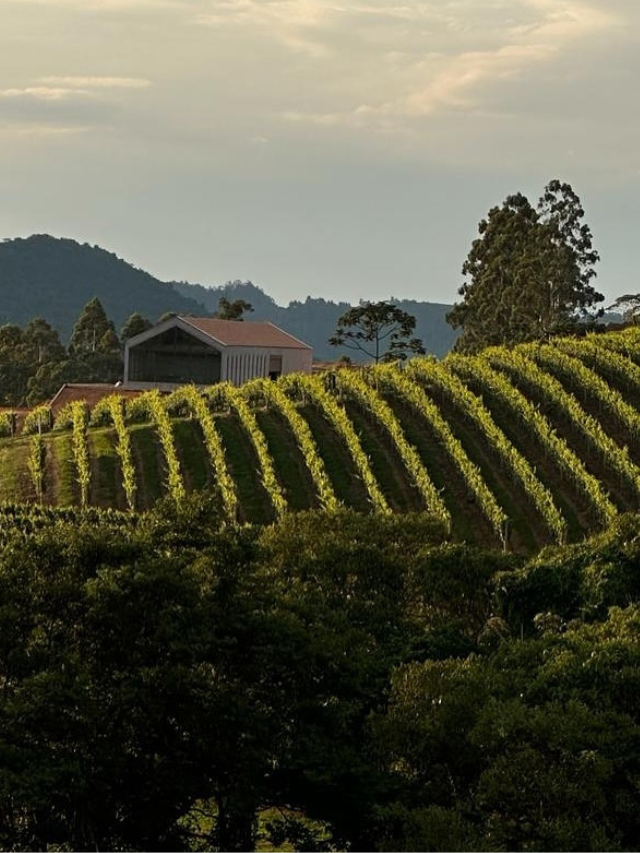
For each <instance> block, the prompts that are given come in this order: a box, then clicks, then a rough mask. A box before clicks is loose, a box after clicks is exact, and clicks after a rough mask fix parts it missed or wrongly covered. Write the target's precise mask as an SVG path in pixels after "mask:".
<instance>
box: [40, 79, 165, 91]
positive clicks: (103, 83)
mask: <svg viewBox="0 0 640 853" xmlns="http://www.w3.org/2000/svg"><path fill="white" fill-rule="evenodd" d="M40 82H41V83H44V84H45V85H46V86H63V87H71V88H73V89H146V88H148V87H149V86H150V85H151V81H150V80H147V79H145V78H144V77H81V76H72V77H41V78H40Z"/></svg>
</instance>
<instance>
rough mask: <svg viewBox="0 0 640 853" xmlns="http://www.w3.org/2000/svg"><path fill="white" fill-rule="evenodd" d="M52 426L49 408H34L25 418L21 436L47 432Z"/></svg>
mask: <svg viewBox="0 0 640 853" xmlns="http://www.w3.org/2000/svg"><path fill="white" fill-rule="evenodd" d="M52 426H53V414H52V412H51V407H50V406H36V408H35V409H32V410H31V411H30V412H29V414H28V415H27V416H26V417H25V419H24V423H23V425H22V434H23V435H33V433H35V432H37V433H43V432H49V430H50V429H51V427H52Z"/></svg>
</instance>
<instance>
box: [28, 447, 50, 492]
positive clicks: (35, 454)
mask: <svg viewBox="0 0 640 853" xmlns="http://www.w3.org/2000/svg"><path fill="white" fill-rule="evenodd" d="M46 454H47V448H46V444H45V442H44V439H43V437H42V435H41V434H40V433H34V435H33V436H32V437H31V441H30V442H29V459H28V465H29V473H30V474H31V480H32V482H33V488H34V490H35V493H36V499H37V500H38V501H42V498H43V496H44V490H45V479H44V477H45V459H46Z"/></svg>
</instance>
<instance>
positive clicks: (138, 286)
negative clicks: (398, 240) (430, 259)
mask: <svg viewBox="0 0 640 853" xmlns="http://www.w3.org/2000/svg"><path fill="white" fill-rule="evenodd" d="M221 296H227V297H228V298H230V299H231V300H234V299H244V300H246V301H247V302H250V303H251V305H253V307H254V313H253V314H252V315H251V316H252V319H254V320H268V321H270V322H272V323H275V324H276V325H278V326H282V328H284V329H286V330H287V331H288V332H290V333H291V334H292V335H295V336H296V337H299V338H301V339H302V340H304V341H306V342H308V343H309V344H311V346H312V347H313V349H314V357H315V358H316V359H320V360H332V359H336V358H337V357H339V356H340V355H341V354H347V355H352V356H353V355H354V353H353V351H352V350H346V349H345V350H339V351H336V350H335V349H334V348H333V347H330V346H329V344H328V343H327V340H328V338H329V337H330V336H331V335H332V334H333V332H334V330H335V326H336V320H337V318H338V317H339V316H340V314H342V313H344V311H345V310H346V309H347V308H348V307H349V306H348V305H347V303H334V302H329V301H326V300H324V299H321V298H313V297H307V298H306V300H305V301H304V302H300V301H293V302H290V303H289V305H288V306H286V307H283V306H281V305H278V304H277V303H276V302H275V300H274V299H272V298H271V297H270V296H268V295H267V294H266V293H264V291H263V290H261V289H260V288H259V287H257V286H256V285H254V284H252V283H251V282H240V281H236V282H228V283H227V284H226V285H223V286H220V287H203V286H202V285H200V284H189V283H188V282H184V281H183V282H162V281H159V280H158V279H157V278H154V277H153V276H152V275H149V273H147V272H144V270H140V269H137V268H136V267H134V266H132V265H131V264H129V263H127V262H126V261H124V260H122V259H121V258H118V257H117V256H116V255H115V254H113V253H112V252H107V251H105V250H104V249H101V248H100V247H99V246H90V245H89V244H88V243H84V244H80V243H77V242H76V241H75V240H68V239H59V238H56V237H50V236H48V235H46V234H34V235H33V236H31V237H27V238H25V239H22V238H18V239H13V240H4V241H3V242H1V243H0V306H1V307H0V325H2V324H5V323H17V324H18V325H20V326H25V325H26V324H27V323H28V321H29V320H31V319H32V318H33V317H44V319H45V320H47V321H48V322H49V323H50V324H51V325H52V326H53V327H54V328H55V329H57V330H58V332H59V333H60V336H61V338H62V339H63V340H64V341H66V340H68V338H69V336H70V334H71V330H72V329H73V325H74V323H75V321H76V320H77V318H78V316H79V314H80V312H81V311H82V308H83V307H84V306H85V305H86V303H87V302H89V300H90V299H93V298H94V297H98V299H99V300H100V302H101V303H102V305H103V307H104V308H105V310H106V312H107V315H108V316H109V318H110V319H111V320H113V322H114V323H115V326H116V329H120V328H121V327H122V325H123V323H124V321H125V320H126V319H127V317H129V316H130V315H131V314H133V313H134V312H138V313H140V314H142V315H143V316H144V317H147V318H148V319H149V320H151V321H153V322H155V321H156V320H157V319H158V317H160V316H161V315H162V314H164V313H166V312H168V311H174V312H176V313H179V314H194V315H203V314H213V313H214V312H215V311H216V310H217V309H218V303H219V301H220V297H221ZM398 305H399V306H400V307H401V308H402V309H403V310H405V311H408V312H409V313H411V314H412V315H413V316H415V317H416V320H417V335H418V337H421V338H422V339H423V341H424V343H425V347H426V349H427V351H428V352H430V353H433V354H434V355H438V356H441V355H444V354H445V353H446V352H448V350H449V349H450V348H451V346H452V345H453V342H454V340H455V338H456V333H455V332H454V331H453V330H452V329H451V327H450V326H448V325H447V322H446V320H445V314H446V313H447V311H448V310H449V308H450V306H449V305H435V304H431V303H427V302H414V301H399V302H398ZM355 355H356V356H357V354H355Z"/></svg>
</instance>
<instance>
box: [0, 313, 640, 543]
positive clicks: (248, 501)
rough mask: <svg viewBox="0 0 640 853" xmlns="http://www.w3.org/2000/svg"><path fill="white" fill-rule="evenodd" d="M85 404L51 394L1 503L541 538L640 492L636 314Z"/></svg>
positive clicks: (561, 535)
mask: <svg viewBox="0 0 640 853" xmlns="http://www.w3.org/2000/svg"><path fill="white" fill-rule="evenodd" d="M83 407H84V404H83V403H82V402H79V401H76V402H75V403H72V404H69V405H68V406H66V407H64V408H63V409H61V410H60V411H59V412H58V413H57V414H56V420H55V425H54V429H53V431H52V432H50V433H48V434H47V435H44V436H40V435H39V434H38V423H37V420H39V422H40V427H42V428H46V427H47V426H48V425H49V424H50V415H49V413H48V412H47V410H46V409H45V407H42V408H41V409H40V410H39V412H38V410H35V411H34V412H32V413H31V414H30V415H29V416H28V418H27V420H26V421H25V425H24V429H23V432H24V433H25V434H23V435H21V436H18V437H15V438H6V439H3V440H1V441H0V464H1V465H2V470H3V477H2V481H1V482H0V501H4V502H11V503H14V502H18V503H19V502H33V501H35V500H40V501H42V502H44V503H46V504H52V505H58V506H60V505H62V506H64V505H69V504H76V505H78V504H80V505H85V504H87V505H92V506H98V507H103V508H108V507H112V508H118V509H126V508H127V506H128V507H130V508H133V509H142V510H144V509H149V508H151V507H153V506H154V504H155V502H156V501H157V500H158V499H159V498H163V497H165V498H167V497H168V498H169V500H170V501H171V500H173V501H175V502H176V504H177V505H181V504H182V502H183V501H184V499H185V497H186V495H187V494H188V493H189V492H192V491H200V490H205V491H206V492H207V493H208V494H209V495H211V496H212V497H213V499H214V500H216V501H218V503H219V516H220V518H221V519H226V520H227V521H229V522H232V523H235V522H236V521H240V522H242V523H245V522H250V523H256V524H269V523H271V522H273V521H274V520H276V519H277V518H278V517H280V516H282V515H283V514H286V512H288V511H294V512H295V511H301V510H307V509H320V508H326V509H329V510H332V509H337V508H338V507H340V506H349V507H352V508H353V509H355V510H357V511H359V512H372V511H373V512H376V513H380V514H387V513H389V512H395V513H411V512H423V511H425V510H427V511H429V512H430V513H431V514H432V515H433V517H434V518H435V519H437V520H438V522H439V523H440V524H441V525H442V526H443V528H444V529H446V530H447V531H449V532H450V534H451V535H452V537H453V538H454V540H458V541H460V540H464V541H468V542H473V543H475V544H478V545H482V546H488V547H499V546H503V547H507V548H509V549H514V550H518V551H524V552H527V553H534V552H535V551H537V550H539V549H540V548H541V547H543V546H545V545H547V544H554V543H555V544H561V543H563V542H567V541H578V540H580V539H582V538H583V537H584V536H585V535H587V534H590V533H592V532H595V531H598V530H602V529H606V528H607V527H608V526H609V525H610V524H611V523H612V521H613V519H614V518H615V517H616V516H617V515H618V514H619V513H622V512H628V511H636V510H637V507H638V502H639V501H640V440H639V436H640V414H639V407H640V333H639V332H638V330H637V329H635V328H630V329H628V330H627V331H625V332H618V333H603V334H594V335H589V336H586V337H583V338H559V339H555V340H554V341H553V342H552V343H550V344H547V345H542V346H538V345H522V346H519V347H516V348H514V349H507V348H493V349H490V350H487V351H485V352H484V353H482V355H480V356H477V357H470V356H466V357H465V356H450V357H447V358H446V359H444V360H443V361H438V360H436V359H434V358H416V359H412V360H409V361H408V362H407V363H406V365H404V367H402V368H401V367H398V366H390V365H386V366H379V367H377V368H369V369H366V370H354V369H347V368H344V369H341V370H336V371H334V372H332V373H319V374H316V375H314V376H310V375H307V374H291V375H289V376H283V377H281V378H280V379H279V380H277V381H275V382H274V381H270V380H254V381H253V382H250V383H247V384H246V385H243V386H242V387H240V388H235V387H233V386H230V385H227V384H226V383H222V384H219V385H213V386H211V387H210V388H208V389H206V390H204V391H202V392H201V391H199V390H196V389H195V387H194V386H189V387H187V388H183V389H178V390H176V391H175V392H174V393H173V394H171V395H170V396H168V397H166V398H161V397H160V396H158V394H157V392H149V393H147V394H143V395H142V396H140V397H138V398H136V399H135V400H130V401H128V402H127V403H126V404H124V403H123V401H122V398H119V397H118V398H115V397H111V398H106V399H105V400H102V401H101V402H100V403H99V404H97V405H96V406H95V408H94V409H93V410H92V412H91V413H88V412H86V411H85V410H84V408H83ZM89 415H90V417H91V424H92V427H91V428H89V429H87V423H88V417H89ZM5 420H6V416H5ZM0 427H2V428H3V430H4V434H5V435H6V434H8V432H9V431H10V424H9V423H6V422H0ZM29 433H30V434H31V436H33V437H31V436H30V435H29Z"/></svg>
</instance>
